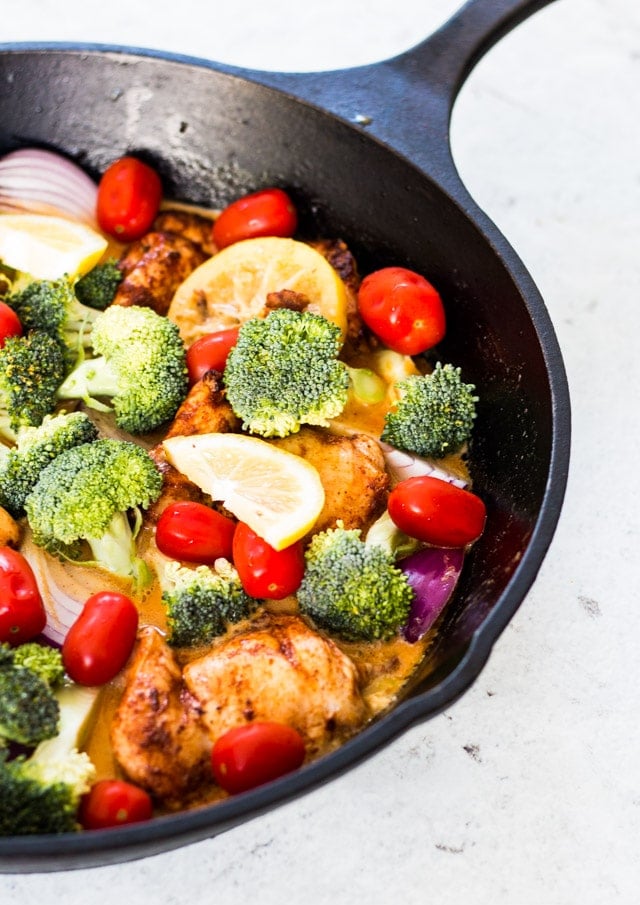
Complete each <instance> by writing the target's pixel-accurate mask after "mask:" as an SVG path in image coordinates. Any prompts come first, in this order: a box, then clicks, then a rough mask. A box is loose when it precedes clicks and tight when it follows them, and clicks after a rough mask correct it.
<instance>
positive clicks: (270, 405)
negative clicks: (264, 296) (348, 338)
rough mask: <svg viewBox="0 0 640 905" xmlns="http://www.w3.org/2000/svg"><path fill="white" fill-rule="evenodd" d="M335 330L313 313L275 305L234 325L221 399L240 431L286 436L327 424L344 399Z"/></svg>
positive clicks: (345, 383)
mask: <svg viewBox="0 0 640 905" xmlns="http://www.w3.org/2000/svg"><path fill="white" fill-rule="evenodd" d="M340 346H341V339H340V330H339V328H338V327H337V326H336V325H335V324H333V323H331V322H330V321H328V320H326V318H324V317H321V316H320V315H317V314H311V313H310V312H308V311H292V310H290V309H288V308H280V309H276V310H275V311H271V312H270V313H269V314H268V315H267V317H265V318H252V319H250V320H248V321H246V322H245V323H244V324H243V325H242V327H241V328H240V333H239V335H238V341H237V343H236V345H235V346H234V348H233V349H232V350H231V352H230V353H229V358H228V359H227V365H226V368H225V372H224V382H225V386H226V393H227V399H228V400H229V402H230V404H231V407H232V408H233V410H234V412H235V413H236V415H238V417H239V418H242V420H243V426H244V428H245V429H247V430H249V431H251V432H252V433H255V434H261V435H262V436H263V437H286V436H287V434H291V433H294V432H295V431H297V430H299V428H300V425H302V424H318V425H325V426H326V425H327V423H328V421H329V419H330V418H335V417H337V416H338V415H339V414H340V412H341V411H342V409H343V408H344V406H345V404H346V401H347V389H348V385H349V375H348V372H347V368H346V366H345V365H344V363H343V362H341V361H338V359H337V356H338V354H339V352H340Z"/></svg>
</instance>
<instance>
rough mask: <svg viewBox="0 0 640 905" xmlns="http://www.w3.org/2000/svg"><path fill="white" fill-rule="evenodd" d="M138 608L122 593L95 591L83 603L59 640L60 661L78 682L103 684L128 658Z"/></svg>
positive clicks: (133, 636) (82, 683)
mask: <svg viewBox="0 0 640 905" xmlns="http://www.w3.org/2000/svg"><path fill="white" fill-rule="evenodd" d="M137 631H138V610H137V609H136V605H135V604H134V603H133V601H131V600H130V599H129V598H128V597H125V595H124V594H118V593H117V592H116V591H99V592H98V593H97V594H93V595H92V596H91V597H89V599H88V600H87V602H86V603H85V605H84V607H83V609H82V612H81V613H80V615H79V616H78V618H77V619H76V621H75V622H74V623H73V625H72V626H71V628H70V629H69V631H68V632H67V636H66V638H65V639H64V642H63V644H62V662H63V663H64V668H65V669H66V671H67V673H68V675H69V677H70V678H71V679H73V681H74V682H78V684H80V685H104V683H105V682H109V681H110V680H111V679H113V677H114V676H116V675H117V674H118V673H119V672H120V670H121V669H122V667H123V666H124V665H125V663H126V662H127V660H128V659H129V655H130V653H131V651H132V649H133V645H134V643H135V640H136V633H137Z"/></svg>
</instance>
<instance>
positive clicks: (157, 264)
mask: <svg viewBox="0 0 640 905" xmlns="http://www.w3.org/2000/svg"><path fill="white" fill-rule="evenodd" d="M206 258H207V256H206V254H205V253H204V251H203V250H202V249H201V248H200V246H198V245H196V244H195V243H194V242H192V241H191V240H190V239H187V238H186V237H185V236H181V235H178V234H177V233H171V232H150V233H147V234H146V235H144V236H143V237H142V238H141V239H138V241H137V242H134V243H133V244H132V245H130V246H129V248H128V249H127V250H126V251H125V252H124V254H123V255H122V257H121V258H120V260H119V261H118V269H119V270H120V271H121V273H122V275H123V279H122V282H121V283H120V285H119V286H118V289H117V291H116V294H115V296H114V299H113V304H114V305H139V306H141V307H144V308H153V310H154V311H155V312H156V314H166V313H167V311H168V310H169V304H170V303H171V299H172V298H173V294H174V292H175V290H176V289H177V288H178V286H179V285H180V283H182V282H183V281H184V280H186V278H187V277H188V276H189V274H190V273H191V271H192V270H195V269H196V267H198V266H199V265H200V264H202V263H203V261H205V260H206Z"/></svg>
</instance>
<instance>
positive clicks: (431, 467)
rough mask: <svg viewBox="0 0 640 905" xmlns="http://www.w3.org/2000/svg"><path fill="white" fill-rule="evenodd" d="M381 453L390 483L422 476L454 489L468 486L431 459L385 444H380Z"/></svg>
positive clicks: (460, 477) (457, 476)
mask: <svg viewBox="0 0 640 905" xmlns="http://www.w3.org/2000/svg"><path fill="white" fill-rule="evenodd" d="M380 447H381V449H382V453H383V455H384V458H385V462H386V465H387V471H388V472H389V475H390V477H391V480H392V482H393V483H394V484H395V483H400V481H406V480H407V478H417V477H421V476H422V475H430V476H431V477H432V478H440V480H442V481H447V482H448V483H449V484H455V485H456V487H462V488H466V487H468V486H469V481H468V479H467V478H465V477H463V476H462V475H461V474H458V473H456V472H454V471H451V470H449V469H448V468H445V467H444V466H443V465H442V464H441V463H435V462H433V461H432V460H431V459H422V458H421V457H420V456H416V455H414V454H413V453H407V452H403V451H402V450H400V449H396V448H395V447H393V446H389V445H388V444H387V443H380Z"/></svg>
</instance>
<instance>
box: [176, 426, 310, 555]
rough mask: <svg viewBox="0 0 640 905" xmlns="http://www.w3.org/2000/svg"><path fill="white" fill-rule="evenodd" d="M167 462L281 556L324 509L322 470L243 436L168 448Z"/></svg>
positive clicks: (180, 441) (201, 438) (179, 439)
mask: <svg viewBox="0 0 640 905" xmlns="http://www.w3.org/2000/svg"><path fill="white" fill-rule="evenodd" d="M162 445H163V447H164V450H165V453H166V456H167V459H168V460H169V462H170V463H171V465H173V466H174V468H177V469H178V471H179V472H181V473H182V474H183V475H185V476H186V477H187V478H188V479H189V480H190V481H192V482H193V483H194V484H196V485H197V486H198V487H200V489H201V490H203V491H204V492H205V493H208V494H209V495H210V496H211V497H212V499H214V500H219V501H221V502H222V503H223V504H224V505H225V507H226V508H227V509H228V510H229V511H230V512H232V513H233V514H234V515H235V516H236V518H238V519H240V521H243V522H245V523H246V524H247V525H249V527H250V528H251V529H252V530H253V531H255V532H256V534H258V535H259V536H260V537H262V538H263V539H264V540H266V541H267V543H268V544H270V545H271V546H272V547H274V548H275V549H276V550H283V549H284V548H285V547H288V546H290V545H291V544H293V543H295V541H297V540H299V539H300V538H301V537H303V535H305V534H306V533H307V531H309V530H310V529H311V528H312V527H313V525H314V523H315V522H316V520H317V518H318V516H319V515H320V512H321V510H322V507H323V506H324V488H323V486H322V482H321V481H320V476H319V474H318V472H317V470H316V469H315V468H314V466H313V465H311V464H310V463H309V462H307V461H306V460H305V459H303V458H301V457H300V456H296V455H294V454H293V453H289V452H286V451H285V450H283V449H278V448H277V447H275V446H273V445H272V444H270V443H267V442H266V441H265V440H260V439H258V438H256V437H247V436H245V435H244V434H195V435H191V436H176V437H170V438H169V439H167V440H165V441H164V442H163V444H162Z"/></svg>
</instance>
